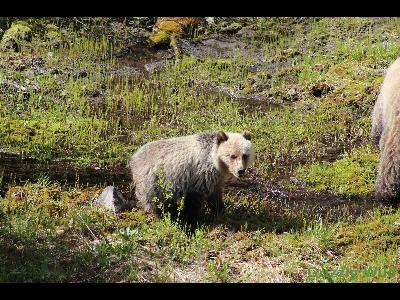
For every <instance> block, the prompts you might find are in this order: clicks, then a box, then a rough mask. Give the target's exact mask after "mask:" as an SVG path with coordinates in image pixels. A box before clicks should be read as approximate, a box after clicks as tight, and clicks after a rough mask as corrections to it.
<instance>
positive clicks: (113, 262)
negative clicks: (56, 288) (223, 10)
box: [0, 18, 400, 282]
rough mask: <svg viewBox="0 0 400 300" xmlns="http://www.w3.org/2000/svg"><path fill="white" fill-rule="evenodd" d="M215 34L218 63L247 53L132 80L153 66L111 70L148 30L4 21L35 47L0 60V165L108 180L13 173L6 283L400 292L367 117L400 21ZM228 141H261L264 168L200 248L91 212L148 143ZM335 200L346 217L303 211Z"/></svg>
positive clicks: (277, 24)
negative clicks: (189, 138) (388, 287)
mask: <svg viewBox="0 0 400 300" xmlns="http://www.w3.org/2000/svg"><path fill="white" fill-rule="evenodd" d="M122 19H123V18H122ZM220 19H221V20H219V19H217V18H216V21H215V24H213V25H209V27H207V28H206V29H205V30H204V29H203V30H201V29H199V31H198V32H196V40H203V41H208V45H209V46H208V47H210V49H211V50H215V49H219V50H221V49H220V48H218V46H213V43H214V42H215V41H214V42H213V41H212V39H211V42H210V39H209V38H210V37H209V34H213V33H215V32H217V33H218V32H220V33H221V34H225V35H227V37H228V38H229V39H230V41H232V43H236V44H235V45H237V47H231V46H229V45H228V46H229V47H231V48H229V47H228V46H226V47H227V49H228V48H229V49H230V50H221V51H222V52H223V51H225V52H223V53H222V54H221V55H216V54H215V51H214V52H213V51H210V54H209V55H207V56H201V57H195V56H194V55H188V54H187V53H186V54H185V51H182V52H180V56H181V59H179V60H176V61H175V60H169V61H168V62H166V64H165V66H164V67H163V68H162V69H161V70H160V71H158V72H154V73H145V74H142V73H141V74H140V75H137V73H135V72H136V71H132V68H133V67H132V66H134V67H136V66H137V64H138V61H137V60H139V64H140V57H139V59H137V58H135V56H134V55H132V57H129V59H130V60H132V61H130V62H129V59H126V58H122V59H121V58H120V57H118V55H116V53H118V51H119V50H121V49H125V48H126V43H127V42H126V40H123V38H125V37H127V40H128V41H131V40H129V37H132V35H133V33H132V32H136V31H134V30H138V29H143V28H140V26H145V25H144V24H146V22H147V18H132V19H131V20H127V19H126V18H125V19H124V20H114V19H112V18H89V19H85V18H71V20H70V21H69V23H68V22H67V21H63V20H62V18H52V19H50V18H49V19H35V20H30V19H24V20H23V21H21V20H14V19H13V20H11V19H10V20H8V19H7V20H5V18H0V21H1V22H2V23H1V24H3V23H4V24H6V23H7V24H8V25H7V26H10V28H5V27H2V29H3V30H4V35H3V39H2V44H4V43H8V41H9V36H10V35H11V33H12V32H13V31H16V28H17V27H18V26H19V27H18V28H23V30H22V29H18V32H19V33H20V32H25V31H26V29H25V27H26V28H28V29H29V35H30V36H31V38H28V39H25V38H24V41H23V42H21V39H20V37H19V35H18V36H17V37H16V38H15V39H16V42H17V43H20V42H21V45H22V47H17V48H13V47H6V48H7V49H6V50H4V51H1V52H0V141H1V142H0V155H1V154H3V153H6V154H7V155H11V156H13V157H19V158H22V159H21V165H23V164H25V165H26V166H27V167H26V168H25V169H24V170H27V171H26V172H30V171H29V170H30V168H29V164H30V163H31V162H32V161H33V162H35V163H37V164H43V165H46V164H47V163H49V162H52V163H54V162H57V163H59V164H60V165H61V166H64V165H65V167H67V166H68V167H69V168H73V169H75V170H85V169H84V168H92V169H95V170H99V173H98V174H99V175H98V177H99V178H98V179H97V181H95V182H96V183H95V184H93V183H89V182H85V180H82V181H79V180H76V181H72V180H71V179H65V178H64V177H62V178H61V177H60V178H57V176H52V177H51V178H52V179H50V176H48V175H54V174H51V170H50V171H48V172H45V171H35V170H34V169H33V168H32V171H31V173H28V174H23V175H24V176H25V177H23V178H27V177H28V178H29V180H25V179H23V180H21V179H18V178H19V177H18V176H17V175H21V174H17V173H18V168H17V166H15V167H16V168H15V171H14V170H13V171H12V172H14V173H16V174H14V175H16V176H14V175H13V176H12V174H9V171H8V170H9V169H7V166H6V163H3V162H0V253H1V255H0V282H9V281H20V282H29V281H32V282H38V281H40V282H43V281H51V282H76V281H79V282H80V281H87V282H93V281H95V282H104V281H106V282H120V281H128V282H155V281H163V282H164V281H165V282H171V281H185V282H188V281H189V282H197V281H210V282H255V281H264V282H399V274H400V269H399V251H398V250H397V248H398V247H399V245H400V240H399V238H400V223H399V220H400V211H399V210H394V209H393V210H391V209H383V208H374V209H372V210H371V209H370V206H367V205H366V206H363V201H364V200H365V199H367V200H368V201H372V195H371V192H372V191H373V185H374V178H375V174H376V170H377V165H378V159H379V152H378V150H376V149H375V148H374V147H372V145H371V141H370V140H369V131H370V127H371V122H370V114H371V111H372V107H373V104H374V102H375V100H376V96H377V94H378V92H379V87H380V84H381V82H382V80H383V74H384V70H385V69H386V68H387V67H388V66H389V65H390V63H391V62H392V61H393V60H394V59H395V58H397V57H398V56H399V54H400V45H399V43H398V29H399V26H400V21H399V20H400V19H398V18H380V19H373V18H315V19H311V18H232V20H229V19H227V18H220ZM4 26H5V25H4ZM21 26H22V27H21ZM24 26H25V27H24ZM24 30H25V31H24ZM107 30H108V31H107ZM143 30H144V29H143ZM239 30H240V32H244V33H240V34H239V32H238V31H239ZM246 30H247V31H246ZM27 32H28V31H27ZM110 32H111V34H110ZM246 32H247V33H246ZM19 33H18V34H19ZM235 33H236V35H234V34H235ZM135 34H136V33H135ZM143 36H144V38H143V39H144V40H145V41H148V36H149V32H148V33H146V34H143ZM135 37H136V36H135ZM211 37H212V38H215V36H213V35H211ZM54 42H57V43H56V44H55V43H54ZM243 44H245V45H246V47H244V46H243ZM4 45H5V44H4ZM178 46H179V43H176V44H175V45H174V47H178ZM141 47H143V52H145V50H146V49H145V47H147V46H141ZM213 47H214V48H213ZM132 51H133V50H132ZM158 51H161V50H158ZM213 53H214V54H213ZM135 55H136V54H135ZM135 59H136V61H135ZM141 67H143V66H141ZM143 72H144V71H143ZM230 95H233V96H232V97H231V96H230ZM217 129H223V130H226V131H239V132H240V131H244V130H248V131H250V132H252V134H253V138H252V141H253V143H254V146H255V149H256V154H257V159H256V163H255V166H254V168H252V169H251V170H250V171H251V172H250V173H251V174H250V176H251V178H252V179H249V180H247V181H244V183H242V184H240V185H239V187H238V186H234V185H230V186H228V188H227V191H226V194H225V197H224V200H225V202H226V208H227V213H226V214H225V215H224V216H220V217H218V218H211V216H209V215H208V214H207V213H205V214H204V216H203V218H202V219H201V220H199V226H198V228H197V229H196V230H195V231H193V232H189V231H187V230H186V228H183V227H182V226H181V225H179V224H177V223H175V222H174V221H171V219H170V218H169V217H168V215H165V216H164V217H163V218H162V219H161V220H155V219H154V218H153V217H152V216H148V215H145V214H144V213H143V211H141V210H139V209H133V210H132V211H129V212H125V213H122V214H119V215H114V214H112V213H110V212H108V211H105V210H104V209H102V208H101V207H96V206H92V203H93V199H95V198H96V197H97V196H98V195H99V194H100V193H101V191H102V189H103V188H104V187H105V186H106V185H108V184H113V182H109V181H108V182H107V180H106V179H105V178H102V177H101V174H104V172H103V173H101V172H100V170H106V171H107V172H108V173H113V172H116V171H118V170H125V169H126V163H127V160H128V158H129V156H130V155H131V154H132V153H133V152H134V151H135V150H136V149H137V148H138V147H140V146H141V145H143V144H145V143H147V142H150V141H152V140H156V139H160V138H166V137H172V136H179V135H187V134H193V133H197V132H201V131H211V130H217ZM66 172H67V168H66ZM49 173H50V174H49ZM54 177H55V178H54ZM75 178H76V177H75ZM120 181H121V182H123V184H122V185H121V186H117V187H118V188H120V189H121V190H122V192H123V194H124V196H126V197H130V196H129V195H130V191H129V187H127V186H128V185H129V177H128V176H127V177H126V178H125V177H123V178H121V179H120ZM269 184H271V188H270V185H269ZM265 190H267V192H264V191H265ZM275 190H277V191H278V192H279V193H276V194H273V193H275V192H276V191H275ZM304 191H305V196H304V197H303V198H301V197H300V198H296V197H294V196H293V197H294V198H293V197H292V198H293V199H294V200H293V199H292V198H290V197H286V198H285V197H284V195H286V194H288V193H294V194H296V193H302V192H304ZM268 192H271V193H272V194H273V195H277V196H271V195H272V194H269V193H268ZM326 192H329V193H330V194H332V195H334V196H335V197H336V198H334V199H332V203H333V202H335V201H336V200H337V199H340V200H343V201H345V203H347V204H348V207H343V208H340V209H342V211H340V212H339V211H337V210H334V208H335V207H334V203H333V205H332V210H330V208H328V211H325V212H324V213H315V214H310V213H308V210H303V209H300V208H299V207H305V206H307V203H308V202H307V200H308V197H313V198H315V197H316V196H315V195H319V194H318V193H326ZM324 195H325V194H324ZM321 197H324V196H321ZM322 200H324V199H321V203H322ZM296 201H297V202H296ZM346 201H347V202H346ZM278 204H279V205H278ZM302 205H303V206H302ZM312 205H313V206H317V205H318V203H316V202H312ZM354 207H356V209H355V208H354ZM335 209H336V208H335ZM356 211H357V212H358V213H357V214H356ZM332 214H333V215H335V216H336V218H335V219H334V220H333V219H332V218H328V215H332Z"/></svg>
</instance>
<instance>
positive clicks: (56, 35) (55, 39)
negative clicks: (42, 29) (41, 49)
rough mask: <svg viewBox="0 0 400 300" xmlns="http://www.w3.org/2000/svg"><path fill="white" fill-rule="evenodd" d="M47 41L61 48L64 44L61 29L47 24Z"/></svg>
mask: <svg viewBox="0 0 400 300" xmlns="http://www.w3.org/2000/svg"><path fill="white" fill-rule="evenodd" d="M45 37H46V39H47V40H48V41H49V42H50V43H52V45H53V46H57V47H58V46H59V45H60V43H61V42H62V39H63V35H62V33H61V31H60V28H58V26H56V25H54V24H47V25H46V34H45Z"/></svg>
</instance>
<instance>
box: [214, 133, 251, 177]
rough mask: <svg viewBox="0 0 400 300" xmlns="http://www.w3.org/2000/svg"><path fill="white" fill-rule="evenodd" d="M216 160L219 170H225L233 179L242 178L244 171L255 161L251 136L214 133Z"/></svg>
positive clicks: (248, 134)
mask: <svg viewBox="0 0 400 300" xmlns="http://www.w3.org/2000/svg"><path fill="white" fill-rule="evenodd" d="M216 142H217V147H218V148H217V150H216V158H217V160H218V162H217V164H218V165H219V167H220V168H223V169H225V170H227V171H228V172H229V173H230V174H232V175H233V176H234V177H236V178H239V177H243V175H244V173H245V171H246V169H247V168H248V167H249V166H251V165H252V164H253V162H254V159H255V154H254V149H253V145H252V143H251V134H250V133H249V132H247V131H245V132H243V133H233V132H224V131H218V132H217V133H216Z"/></svg>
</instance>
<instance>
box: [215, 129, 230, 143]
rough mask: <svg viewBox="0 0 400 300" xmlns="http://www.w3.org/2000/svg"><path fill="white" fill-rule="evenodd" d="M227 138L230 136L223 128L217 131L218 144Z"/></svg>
mask: <svg viewBox="0 0 400 300" xmlns="http://www.w3.org/2000/svg"><path fill="white" fill-rule="evenodd" d="M227 140H228V136H227V135H226V133H225V132H223V131H222V130H220V131H217V144H218V145H219V144H221V143H222V142H225V141H227Z"/></svg>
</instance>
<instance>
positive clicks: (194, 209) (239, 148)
mask: <svg viewBox="0 0 400 300" xmlns="http://www.w3.org/2000/svg"><path fill="white" fill-rule="evenodd" d="M250 140H251V135H250V133H248V132H245V133H231V132H226V133H225V132H223V131H215V132H210V133H201V134H195V135H190V136H184V137H176V138H170V139H165V140H159V141H154V142H150V143H148V144H145V145H144V146H142V147H141V148H140V149H138V151H137V152H136V153H135V154H134V155H133V156H132V157H131V159H130V162H129V167H130V170H131V172H132V180H133V184H134V188H135V196H136V198H137V200H138V204H139V205H140V206H141V207H142V208H143V209H144V210H145V211H146V212H147V213H151V214H156V215H157V216H160V214H161V210H160V208H159V207H158V206H157V205H156V203H154V199H157V201H159V203H163V204H164V207H165V204H167V203H166V201H167V200H169V203H168V205H170V207H171V208H172V210H171V211H172V212H171V214H172V216H173V217H176V215H174V214H175V211H176V209H177V207H178V199H183V200H184V205H183V211H182V212H183V218H184V219H186V220H187V221H189V222H193V221H194V220H196V219H197V217H198V214H199V211H200V209H201V207H202V204H203V202H206V203H207V204H208V206H209V208H210V210H211V212H212V213H214V214H219V213H222V212H223V211H224V204H223V202H222V194H223V188H224V184H225V180H226V179H227V177H228V176H232V175H233V176H234V177H236V178H237V177H241V176H243V175H244V172H245V170H246V168H248V167H249V166H250V165H251V164H252V163H253V162H254V158H255V154H254V150H253V146H252V143H251V141H250ZM160 174H163V175H162V176H163V177H165V180H164V183H162V184H161V186H160ZM167 186H168V187H167ZM165 190H168V191H169V192H170V194H172V197H169V198H170V199H166V197H165Z"/></svg>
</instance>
